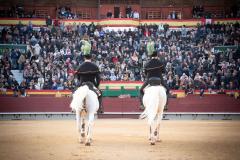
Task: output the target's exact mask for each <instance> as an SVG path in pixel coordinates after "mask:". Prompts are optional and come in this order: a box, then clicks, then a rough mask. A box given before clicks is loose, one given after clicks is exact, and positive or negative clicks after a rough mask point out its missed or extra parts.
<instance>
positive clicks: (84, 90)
mask: <svg viewBox="0 0 240 160" xmlns="http://www.w3.org/2000/svg"><path fill="white" fill-rule="evenodd" d="M88 91H89V88H88V86H87V85H84V86H81V87H79V88H78V89H77V90H76V91H75V92H74V93H73V99H72V102H71V104H70V108H72V110H75V111H77V110H79V109H81V108H82V106H83V100H84V99H85V97H86V96H87V94H88Z"/></svg>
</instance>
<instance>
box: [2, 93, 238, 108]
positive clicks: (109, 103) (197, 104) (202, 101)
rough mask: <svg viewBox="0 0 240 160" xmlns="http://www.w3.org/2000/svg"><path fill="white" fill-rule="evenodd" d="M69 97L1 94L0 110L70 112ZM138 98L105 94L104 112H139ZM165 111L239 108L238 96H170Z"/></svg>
mask: <svg viewBox="0 0 240 160" xmlns="http://www.w3.org/2000/svg"><path fill="white" fill-rule="evenodd" d="M70 101H71V98H67V97H61V98H55V97H45V96H44V97H25V98H20V97H19V98H15V97H0V112H69V111H70V108H69V104H70ZM139 105H140V104H139V99H138V98H122V99H121V98H104V99H103V106H104V110H105V112H139V110H138V107H139ZM168 112H240V100H239V99H238V100H236V99H234V98H233V97H229V96H227V95H206V96H205V97H203V98H200V97H199V96H198V95H189V96H187V97H186V98H177V99H176V98H175V99H174V98H170V99H169V110H168Z"/></svg>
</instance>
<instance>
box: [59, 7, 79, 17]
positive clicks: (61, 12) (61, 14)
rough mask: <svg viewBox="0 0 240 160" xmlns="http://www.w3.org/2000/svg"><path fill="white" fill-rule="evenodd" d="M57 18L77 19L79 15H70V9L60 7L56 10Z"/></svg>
mask: <svg viewBox="0 0 240 160" xmlns="http://www.w3.org/2000/svg"><path fill="white" fill-rule="evenodd" d="M58 18H59V19H79V15H77V14H75V13H72V12H71V8H70V7H67V6H62V7H59V8H58Z"/></svg>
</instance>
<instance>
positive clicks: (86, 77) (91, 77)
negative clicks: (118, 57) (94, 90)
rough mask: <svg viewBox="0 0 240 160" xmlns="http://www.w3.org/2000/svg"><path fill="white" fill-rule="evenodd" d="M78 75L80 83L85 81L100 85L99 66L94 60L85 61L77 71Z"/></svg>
mask: <svg viewBox="0 0 240 160" xmlns="http://www.w3.org/2000/svg"><path fill="white" fill-rule="evenodd" d="M77 77H78V80H79V81H80V85H82V83H83V82H92V83H93V84H94V85H95V86H96V87H98V86H99V84H100V80H101V78H100V71H99V68H98V66H97V65H96V64H94V63H92V62H83V63H82V64H81V65H80V67H79V69H78V71H77Z"/></svg>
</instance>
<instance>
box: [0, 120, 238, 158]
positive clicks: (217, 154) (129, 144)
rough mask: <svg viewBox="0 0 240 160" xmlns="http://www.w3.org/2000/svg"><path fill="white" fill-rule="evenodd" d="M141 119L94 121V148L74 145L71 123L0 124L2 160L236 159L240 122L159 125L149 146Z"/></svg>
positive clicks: (170, 123) (28, 122) (193, 122)
mask: <svg viewBox="0 0 240 160" xmlns="http://www.w3.org/2000/svg"><path fill="white" fill-rule="evenodd" d="M147 131H148V128H147V125H146V121H145V120H135V119H100V120H96V121H95V126H94V135H93V138H94V139H93V144H92V146H90V147H89V146H84V145H83V144H79V143H78V139H77V132H76V127H75V121H70V120H69V121H64V120H63V121H0V160H30V159H32V160H49V159H50V160H234V159H236V160H237V159H239V157H240V121H163V124H162V132H161V140H162V142H160V143H157V144H156V145H155V146H150V145H149V142H148V140H147V133H148V132H147Z"/></svg>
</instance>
